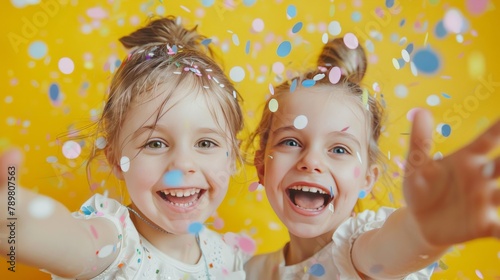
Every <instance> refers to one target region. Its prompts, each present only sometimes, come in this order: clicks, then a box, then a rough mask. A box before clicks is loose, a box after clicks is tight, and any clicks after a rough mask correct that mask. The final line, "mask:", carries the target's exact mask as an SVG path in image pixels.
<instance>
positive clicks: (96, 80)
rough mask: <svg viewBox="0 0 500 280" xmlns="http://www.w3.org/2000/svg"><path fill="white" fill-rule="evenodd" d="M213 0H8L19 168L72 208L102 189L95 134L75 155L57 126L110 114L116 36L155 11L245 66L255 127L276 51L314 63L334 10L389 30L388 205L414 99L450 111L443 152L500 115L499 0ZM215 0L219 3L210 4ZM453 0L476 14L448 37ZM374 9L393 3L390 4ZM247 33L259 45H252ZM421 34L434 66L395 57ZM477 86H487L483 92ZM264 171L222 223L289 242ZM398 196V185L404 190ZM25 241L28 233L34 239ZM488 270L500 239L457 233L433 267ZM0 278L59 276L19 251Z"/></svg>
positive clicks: (226, 208) (287, 61)
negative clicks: (91, 147)
mask: <svg viewBox="0 0 500 280" xmlns="http://www.w3.org/2000/svg"><path fill="white" fill-rule="evenodd" d="M17 2H24V1H17ZM203 2H205V5H204V3H203ZM203 2H202V1H174V0H163V1H158V0H156V1H153V0H151V1H146V0H142V1H119V0H109V1H82V0H48V1H41V3H38V4H34V5H28V6H26V7H21V8H16V7H14V6H13V5H12V4H11V1H2V3H1V4H0V11H1V12H0V14H1V18H2V21H3V24H2V25H1V26H0V34H1V37H0V47H1V53H0V55H1V57H2V59H1V63H0V69H1V72H0V85H1V98H0V131H1V133H0V149H1V150H3V149H5V148H6V147H7V146H11V145H15V146H18V147H20V148H21V149H22V150H23V151H24V153H25V158H26V162H25V165H24V166H23V167H21V168H20V169H19V175H20V179H21V181H22V184H23V185H24V186H28V187H30V188H33V189H35V190H37V191H39V192H40V193H43V194H48V195H50V196H53V197H55V198H56V199H58V200H60V201H62V202H63V203H64V204H65V205H67V207H68V208H69V209H71V210H78V208H79V206H80V205H81V203H83V202H84V201H85V200H86V199H87V198H88V197H89V196H90V195H91V190H90V186H89V183H88V182H87V179H86V176H85V169H84V168H82V167H81V166H82V165H84V164H85V158H84V155H85V151H88V149H87V150H86V149H85V147H84V153H82V156H81V157H80V158H77V159H76V160H69V159H66V158H65V157H64V156H63V154H62V152H61V146H62V143H63V142H64V137H62V138H60V139H59V140H58V137H59V136H61V135H64V133H68V132H71V131H74V130H75V129H79V128H81V127H82V126H84V125H86V124H89V123H90V122H91V121H92V120H95V118H96V116H98V115H99V113H100V111H101V109H102V104H103V100H104V98H105V93H106V89H107V86H108V83H109V80H110V76H111V74H112V73H111V70H110V67H109V65H110V64H111V65H113V64H114V63H115V62H116V61H117V60H121V59H123V57H124V55H125V52H124V49H123V48H122V47H121V46H120V45H119V43H118V40H117V39H118V38H119V37H120V36H123V35H126V34H128V33H129V32H131V31H132V30H134V29H136V28H137V27H139V26H140V25H143V24H144V23H145V22H146V19H147V17H148V15H152V14H153V15H154V14H159V15H168V14H173V15H177V16H181V17H182V18H183V19H184V23H185V24H186V26H188V27H192V26H194V25H195V24H198V25H199V29H198V30H199V31H200V32H201V33H202V34H205V35H207V36H208V37H211V38H212V39H213V42H212V45H213V47H214V48H215V49H217V50H218V53H219V54H221V55H222V59H223V61H224V67H225V69H226V73H229V70H230V69H231V68H233V67H235V66H241V67H243V68H244V69H245V74H246V75H245V79H244V80H243V81H242V82H239V83H237V88H238V90H239V91H240V92H241V93H242V95H243V97H244V99H245V103H244V108H245V116H246V119H247V123H248V129H247V130H246V132H248V131H249V130H250V129H252V128H253V127H254V126H255V125H256V121H257V120H258V116H259V115H260V112H261V110H262V104H263V103H264V101H265V97H266V96H267V95H269V93H270V91H269V84H273V85H277V84H278V83H279V82H280V81H281V79H282V78H283V77H284V75H277V74H276V73H274V72H273V70H272V65H273V63H275V62H282V63H283V64H284V65H285V66H286V67H287V69H294V70H304V69H306V68H305V67H311V66H314V65H313V64H312V63H313V62H314V61H315V59H316V56H317V55H318V53H319V51H320V49H321V47H322V44H323V43H322V35H323V34H324V33H327V34H328V29H327V27H328V24H329V23H330V22H331V21H332V20H336V21H339V22H340V24H341V27H342V33H341V35H343V34H345V33H347V32H353V33H355V34H356V35H357V36H358V38H359V39H360V42H361V43H362V44H363V45H365V41H366V39H368V38H369V36H370V30H378V31H379V32H380V35H381V36H380V37H379V40H376V39H373V38H371V42H372V43H373V45H374V52H372V53H368V55H369V60H370V64H369V69H368V73H367V75H366V76H365V79H364V83H365V85H366V87H368V88H370V89H373V84H374V83H378V84H379V86H380V91H379V92H378V93H377V95H378V97H380V96H381V94H383V96H384V100H385V103H386V104H387V111H388V113H389V117H388V120H387V123H386V125H387V129H386V132H385V133H384V135H383V137H382V138H383V139H382V144H381V145H382V148H383V151H384V153H385V154H386V155H387V157H388V159H389V161H390V162H391V168H392V170H391V171H390V173H389V176H388V178H389V179H390V180H392V181H393V182H394V184H390V186H383V182H380V183H379V185H378V192H377V197H378V198H380V199H382V200H383V201H384V202H386V203H388V204H389V205H394V204H395V205H400V203H401V195H400V191H399V186H400V185H401V178H400V176H398V174H397V173H398V172H400V171H401V170H400V169H399V168H398V166H397V162H400V161H401V160H402V159H403V158H404V154H405V151H406V149H407V140H408V136H407V135H406V133H407V132H408V130H409V127H410V123H409V121H408V120H407V118H406V114H407V112H408V111H409V110H410V109H411V108H414V107H424V108H428V109H430V110H431V111H432V112H433V114H434V116H435V120H436V124H438V123H448V124H450V126H451V129H452V132H451V135H450V137H448V138H444V137H439V134H437V133H436V139H437V140H436V141H435V142H436V145H435V148H434V150H433V153H436V152H441V153H442V154H444V155H446V154H449V153H450V152H452V151H454V150H456V149H457V148H458V147H460V146H463V145H464V144H466V143H467V142H468V141H470V140H471V139H473V138H474V137H475V136H477V135H478V134H479V133H480V132H481V131H483V130H484V129H485V128H486V127H487V126H488V125H489V124H491V123H492V122H493V121H494V120H496V119H498V117H499V116H500V94H499V92H498V89H499V86H500V85H499V81H500V54H499V51H498V49H499V48H498V43H499V41H498V35H497V34H498V28H499V26H500V12H499V10H498V8H497V7H496V6H498V3H496V1H495V2H494V1H491V0H490V3H488V6H487V8H486V10H485V11H484V12H483V13H481V14H480V15H474V14H472V13H470V11H469V10H468V9H467V6H466V1H464V0H461V1H441V0H420V1H395V2H396V4H395V5H394V7H393V8H391V9H388V8H387V7H386V5H385V0H378V1H361V0H335V1H334V0H331V1H327V0H322V1H316V0H309V1H298V0H297V1H284V0H272V1H271V0H270V1H263V0H260V1H241V0H233V1H231V0H225V1H222V0H215V1H203ZM208 2H215V3H213V4H212V5H208V4H206V3H208ZM254 2H255V3H254ZM290 4H293V5H295V6H296V7H297V16H296V17H294V18H291V19H289V18H287V16H286V10H287V7H288V5H290ZM92 8H100V9H102V10H103V11H105V15H104V17H103V18H100V19H95V18H91V16H92V15H93V13H92V11H95V10H90V12H89V9H92ZM450 8H456V9H458V10H460V11H461V13H462V14H463V16H464V18H465V19H466V21H467V23H468V28H467V29H466V30H464V31H463V32H462V33H461V35H462V36H463V42H462V41H461V40H459V39H457V36H456V35H455V34H448V35H447V36H445V37H444V38H441V39H440V38H437V37H436V35H435V32H434V29H435V26H436V24H437V22H438V21H440V20H442V19H443V17H444V15H445V12H446V11H447V10H448V9H450ZM376 9H379V12H380V11H382V12H383V13H384V15H385V16H384V17H383V18H380V17H379V16H378V15H377V13H376V12H375V11H376ZM354 12H358V13H359V15H360V16H361V19H360V20H359V21H357V22H356V21H355V20H353V18H352V14H353V13H354ZM256 18H260V19H262V20H263V22H264V29H263V30H262V31H260V32H257V31H255V30H252V22H253V21H254V20H255V19H256ZM403 20H404V24H402V21H403ZM299 21H300V22H302V23H303V28H302V30H300V31H299V32H298V33H297V34H292V32H291V28H292V26H293V25H294V24H295V23H297V22H299ZM236 37H237V39H238V40H236ZM329 37H330V38H333V36H332V35H329ZM405 38H406V39H405ZM283 40H289V41H290V42H291V43H292V50H291V53H290V54H289V55H288V56H286V57H283V58H282V57H278V55H277V54H276V49H277V46H278V44H279V43H280V42H282V41H283ZM404 40H406V41H404ZM34 41H42V42H44V43H45V44H46V45H47V47H48V51H47V53H46V55H45V56H44V57H43V58H41V59H34V58H31V57H30V56H29V54H28V47H29V46H30V45H31V44H32V43H33V42H34ZM238 41H239V44H238ZM247 41H249V42H250V51H249V53H247V52H246V51H245V46H246V44H247ZM400 42H402V43H400ZM409 43H413V44H414V47H415V50H414V52H415V51H416V50H418V49H421V48H424V47H430V48H432V50H434V51H435V52H436V53H437V54H438V55H439V58H440V68H439V70H438V71H437V72H436V73H434V74H432V75H422V74H419V75H418V76H414V75H413V74H412V72H411V70H410V67H409V65H408V64H406V65H405V66H404V67H402V68H401V69H399V70H397V69H395V67H394V66H393V63H392V60H393V58H396V59H397V58H401V50H402V49H404V48H406V46H407V45H408V44H409ZM62 57H69V58H71V59H72V60H73V61H74V64H75V70H74V72H72V73H71V74H63V73H61V71H60V70H59V69H58V61H59V59H61V58H62ZM481 79H482V80H483V81H488V80H490V81H493V85H491V84H490V86H489V87H486V86H485V85H484V83H482V82H481ZM52 83H57V84H58V85H59V87H60V90H61V94H62V95H61V96H62V98H61V100H60V101H59V102H56V103H54V102H51V100H50V98H49V86H50V84H52ZM86 85H87V86H86ZM397 85H404V86H405V87H406V88H407V89H408V94H407V96H406V97H404V98H401V97H397V95H396V93H395V88H396V86H397ZM478 87H479V89H478ZM475 90H480V92H481V93H483V95H484V96H486V97H485V98H483V99H482V100H479V99H478V98H477V97H475V95H474V93H475ZM371 93H372V94H374V93H375V92H374V90H371ZM443 93H444V94H447V95H449V97H450V98H446V97H445V95H443ZM432 94H435V95H437V96H439V99H440V104H439V105H437V106H429V105H428V104H427V103H426V99H427V97H428V96H429V95H432ZM476 94H477V92H476ZM458 106H462V107H463V108H464V109H463V110H464V111H463V112H462V113H459V112H458V111H456V110H458V109H457V108H458ZM244 136H245V134H244V135H243V137H244ZM87 148H88V147H87ZM54 157H55V158H56V159H57V161H56V162H54V160H53V159H54ZM1 172H6V171H1ZM105 179H106V177H105V176H104V179H102V180H104V181H105V183H104V185H103V186H101V185H100V184H101V182H102V180H101V181H97V182H91V183H90V184H94V185H92V186H93V187H96V191H99V192H102V191H104V190H105V189H109V190H110V191H113V190H116V189H117V187H116V181H114V180H111V179H109V180H105ZM255 181H256V178H255V173H254V171H253V169H252V168H251V167H249V168H246V169H245V172H243V175H241V176H238V177H237V178H235V179H234V180H233V182H232V185H231V191H230V193H229V194H228V196H227V198H226V200H225V201H224V203H223V205H222V206H221V208H220V210H219V211H218V213H217V215H218V216H219V217H220V218H222V219H223V221H224V227H223V228H222V230H221V231H234V232H246V233H247V234H249V235H250V236H252V237H253V238H254V239H255V240H256V242H257V246H258V247H257V250H258V252H259V253H262V252H268V251H271V250H276V249H278V248H279V247H281V246H282V245H283V244H284V243H285V242H286V240H287V234H286V231H285V228H284V226H283V225H282V224H281V223H280V222H279V220H278V219H277V218H276V216H275V215H274V214H273V212H272V210H271V208H270V206H269V205H268V203H267V201H266V198H265V194H264V192H263V191H262V190H258V191H255V192H249V191H248V186H249V185H250V183H252V182H255ZM381 195H382V196H383V197H380V196H381ZM389 197H393V198H394V199H393V200H394V203H392V202H391V201H390V200H391V199H389ZM365 200H366V202H368V204H369V206H368V207H376V206H374V204H373V203H371V202H373V201H374V200H373V199H371V198H366V199H365ZM0 211H4V209H1V210H0ZM33 234H36V232H34V233H33ZM18 242H19V246H22V240H18ZM75 242H76V241H75ZM481 277H482V278H484V279H500V242H498V241H496V240H493V239H484V240H478V241H474V242H469V243H466V244H462V245H457V246H455V247H454V248H453V249H451V250H450V252H449V253H448V254H447V255H446V256H445V257H444V258H443V260H442V262H441V263H440V265H439V268H438V271H437V272H436V273H435V275H434V276H433V279H480V278H481ZM0 278H1V279H49V276H48V275H47V274H44V273H41V272H39V271H38V270H37V269H35V268H30V267H26V266H23V265H20V264H17V266H16V272H15V273H12V272H8V271H7V264H6V263H5V262H4V261H2V264H1V265H0Z"/></svg>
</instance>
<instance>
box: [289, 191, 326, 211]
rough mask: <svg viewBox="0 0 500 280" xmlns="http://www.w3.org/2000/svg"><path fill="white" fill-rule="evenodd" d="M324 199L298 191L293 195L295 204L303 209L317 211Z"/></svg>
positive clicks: (317, 195)
mask: <svg viewBox="0 0 500 280" xmlns="http://www.w3.org/2000/svg"><path fill="white" fill-rule="evenodd" d="M324 203H325V199H324V197H323V195H320V194H315V193H311V192H303V191H298V192H297V193H296V194H295V204H296V205H298V206H300V207H302V208H305V209H317V208H320V207H321V206H323V204H324Z"/></svg>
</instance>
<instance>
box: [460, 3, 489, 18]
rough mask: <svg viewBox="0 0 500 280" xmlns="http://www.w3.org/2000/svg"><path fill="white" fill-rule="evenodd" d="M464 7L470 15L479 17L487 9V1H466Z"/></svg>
mask: <svg viewBox="0 0 500 280" xmlns="http://www.w3.org/2000/svg"><path fill="white" fill-rule="evenodd" d="M465 7H466V8H467V11H468V12H469V13H470V14H471V15H473V16H479V15H481V14H483V13H484V12H485V11H486V9H487V8H488V0H466V1H465Z"/></svg>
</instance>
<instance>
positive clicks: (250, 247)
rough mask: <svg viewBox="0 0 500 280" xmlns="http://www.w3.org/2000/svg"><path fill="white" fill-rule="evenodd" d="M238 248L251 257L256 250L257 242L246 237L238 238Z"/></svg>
mask: <svg viewBox="0 0 500 280" xmlns="http://www.w3.org/2000/svg"><path fill="white" fill-rule="evenodd" d="M238 247H240V249H241V250H242V251H243V252H245V253H248V254H250V255H253V253H254V252H255V248H256V246H255V241H254V240H253V239H251V238H249V237H246V236H240V237H239V238H238Z"/></svg>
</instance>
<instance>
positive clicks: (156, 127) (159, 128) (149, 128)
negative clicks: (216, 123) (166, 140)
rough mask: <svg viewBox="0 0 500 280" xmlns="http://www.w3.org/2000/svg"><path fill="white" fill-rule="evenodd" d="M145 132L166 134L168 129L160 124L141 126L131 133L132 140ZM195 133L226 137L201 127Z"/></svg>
mask: <svg viewBox="0 0 500 280" xmlns="http://www.w3.org/2000/svg"><path fill="white" fill-rule="evenodd" d="M146 131H151V132H154V131H160V132H166V131H168V128H167V127H165V126H164V125H161V124H157V125H145V126H142V127H140V128H139V129H137V130H136V131H135V132H134V133H133V137H134V138H137V137H139V136H140V135H141V134H143V133H144V132H146ZM194 132H195V133H203V134H216V135H218V136H220V137H223V138H224V137H225V136H226V135H225V134H224V133H223V132H222V131H220V130H218V129H214V128H209V127H201V128H198V129H196V130H194Z"/></svg>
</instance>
